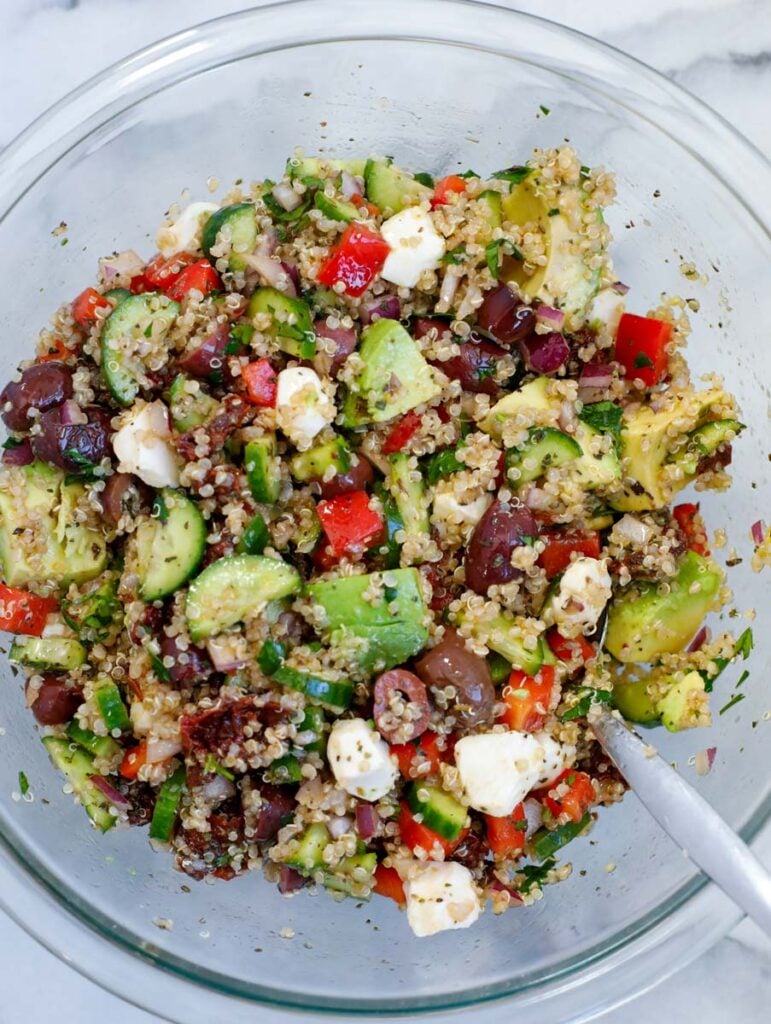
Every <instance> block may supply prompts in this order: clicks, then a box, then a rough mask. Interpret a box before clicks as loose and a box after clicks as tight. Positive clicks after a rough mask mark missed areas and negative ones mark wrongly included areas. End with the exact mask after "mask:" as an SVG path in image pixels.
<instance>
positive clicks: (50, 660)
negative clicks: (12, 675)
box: [8, 636, 87, 672]
mask: <svg viewBox="0 0 771 1024" xmlns="http://www.w3.org/2000/svg"><path fill="white" fill-rule="evenodd" d="M86 657H87V653H86V648H85V647H84V646H83V644H82V643H81V642H80V641H79V640H75V639H72V638H71V637H64V636H48V637H46V636H27V637H23V638H21V637H20V638H19V639H18V640H14V642H13V644H12V645H11V650H10V652H9V654H8V659H9V661H16V662H19V663H20V664H22V665H29V666H30V667H31V668H44V669H48V670H49V671H51V672H71V671H72V670H73V669H76V668H79V667H80V666H81V665H84V664H85V661H86Z"/></svg>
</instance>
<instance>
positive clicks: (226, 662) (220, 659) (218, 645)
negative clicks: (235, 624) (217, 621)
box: [206, 636, 249, 672]
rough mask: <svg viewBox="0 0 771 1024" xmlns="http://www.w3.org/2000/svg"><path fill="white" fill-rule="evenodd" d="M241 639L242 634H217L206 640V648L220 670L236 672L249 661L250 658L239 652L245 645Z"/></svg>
mask: <svg viewBox="0 0 771 1024" xmlns="http://www.w3.org/2000/svg"><path fill="white" fill-rule="evenodd" d="M240 641H241V637H240V636H215V637H212V638H211V639H210V640H207V641H206V650H207V651H208V652H209V657H210V658H211V660H212V664H213V665H214V667H215V668H216V670H217V671H218V672H236V671H238V669H239V668H243V667H244V665H245V664H246V663H247V661H248V660H249V659H248V658H247V657H244V656H243V653H241V654H239V649H240V650H241V651H243V647H244V645H243V643H241V642H240Z"/></svg>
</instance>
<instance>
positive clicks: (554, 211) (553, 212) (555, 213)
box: [549, 206, 560, 217]
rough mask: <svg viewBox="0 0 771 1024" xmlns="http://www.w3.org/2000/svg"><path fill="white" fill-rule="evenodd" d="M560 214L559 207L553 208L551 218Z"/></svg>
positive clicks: (550, 213)
mask: <svg viewBox="0 0 771 1024" xmlns="http://www.w3.org/2000/svg"><path fill="white" fill-rule="evenodd" d="M559 212H560V211H559V207H558V206H552V208H551V210H549V216H550V217H556V216H557V215H558V214H559Z"/></svg>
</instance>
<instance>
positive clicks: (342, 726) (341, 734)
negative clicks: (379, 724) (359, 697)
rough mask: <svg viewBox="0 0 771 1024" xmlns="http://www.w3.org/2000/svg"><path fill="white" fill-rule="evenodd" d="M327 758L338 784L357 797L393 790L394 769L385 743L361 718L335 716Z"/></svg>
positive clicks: (372, 796)
mask: <svg viewBox="0 0 771 1024" xmlns="http://www.w3.org/2000/svg"><path fill="white" fill-rule="evenodd" d="M327 759H328V760H329V766H330V768H331V769H332V774H333V775H334V776H335V780H336V782H337V784H338V785H339V786H341V787H342V788H343V789H344V790H345V791H346V793H350V794H351V796H357V797H359V798H360V799H361V800H379V799H380V798H381V797H383V796H385V795H386V793H388V792H389V791H390V790H391V789H393V785H394V782H395V781H396V775H397V769H396V765H395V764H394V763H393V761H392V760H391V755H390V752H389V748H388V744H387V743H386V742H385V740H383V739H382V738H381V737H380V735H379V733H376V732H375V730H374V729H372V728H370V726H369V725H368V724H367V722H365V721H364V719H363V718H346V719H338V720H337V721H336V722H335V724H334V725H333V726H332V731H331V732H330V734H329V741H328V743H327Z"/></svg>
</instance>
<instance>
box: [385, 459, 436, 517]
mask: <svg viewBox="0 0 771 1024" xmlns="http://www.w3.org/2000/svg"><path fill="white" fill-rule="evenodd" d="M388 462H389V466H390V472H389V474H388V490H389V491H390V492H391V494H392V496H393V499H394V501H395V502H396V507H397V509H398V510H399V515H400V516H401V519H402V522H403V523H404V529H405V530H406V532H407V533H409V534H428V533H430V530H431V527H430V526H429V521H428V499H427V497H426V488H425V486H424V484H423V478H422V477H420V476H419V477H418V478H417V479H416V480H415V479H413V477H412V470H411V469H410V456H409V455H407V454H406V453H405V452H396V453H395V454H394V455H390V456H389V457H388Z"/></svg>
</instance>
